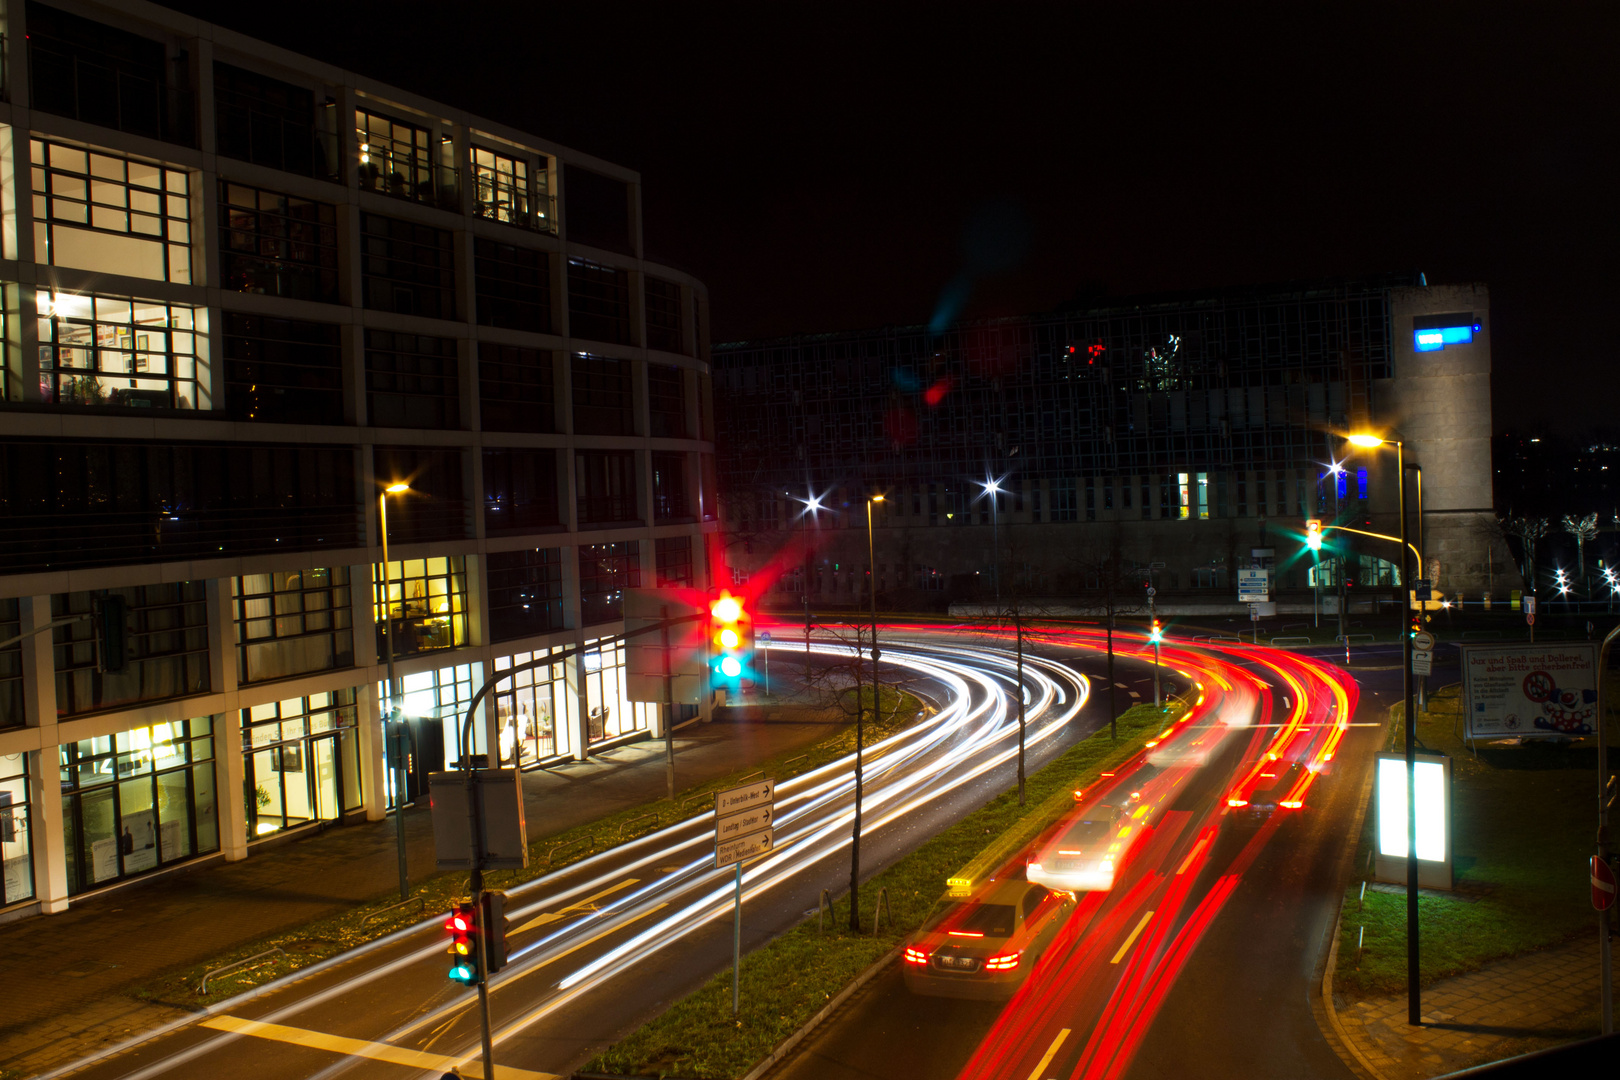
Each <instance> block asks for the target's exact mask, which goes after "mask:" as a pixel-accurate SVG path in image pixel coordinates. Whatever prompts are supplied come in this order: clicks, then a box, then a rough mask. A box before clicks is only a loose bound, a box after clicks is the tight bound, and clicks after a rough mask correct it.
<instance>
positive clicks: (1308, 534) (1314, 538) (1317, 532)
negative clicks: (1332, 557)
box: [1305, 518, 1322, 551]
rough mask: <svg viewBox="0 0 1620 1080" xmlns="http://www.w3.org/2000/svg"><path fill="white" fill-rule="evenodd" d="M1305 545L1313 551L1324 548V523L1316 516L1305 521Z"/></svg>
mask: <svg viewBox="0 0 1620 1080" xmlns="http://www.w3.org/2000/svg"><path fill="white" fill-rule="evenodd" d="M1305 546H1306V547H1308V548H1310V549H1311V550H1312V551H1321V550H1322V523H1321V522H1320V521H1318V520H1316V519H1315V518H1312V519H1311V520H1309V521H1307V522H1306V523H1305Z"/></svg>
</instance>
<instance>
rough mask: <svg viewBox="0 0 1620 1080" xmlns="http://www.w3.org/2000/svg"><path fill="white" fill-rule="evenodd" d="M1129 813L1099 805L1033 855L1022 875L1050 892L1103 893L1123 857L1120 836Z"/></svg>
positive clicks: (1122, 843)
mask: <svg viewBox="0 0 1620 1080" xmlns="http://www.w3.org/2000/svg"><path fill="white" fill-rule="evenodd" d="M1129 817H1130V811H1129V810H1127V809H1126V808H1125V807H1122V806H1112V805H1110V804H1108V803H1098V804H1096V805H1095V806H1092V807H1091V808H1090V809H1088V810H1084V811H1082V812H1081V813H1080V815H1079V816H1078V817H1077V818H1076V819H1075V820H1074V821H1072V822H1070V823H1069V824H1068V825H1066V826H1064V827H1063V829H1062V830H1060V831H1059V832H1058V834H1057V836H1055V837H1054V838H1053V839H1052V840H1051V841H1049V842H1048V843H1047V844H1046V845H1045V846H1044V847H1042V848H1041V850H1040V851H1038V852H1037V853H1036V856H1035V858H1034V859H1032V860H1031V861H1030V863H1029V865H1028V866H1026V867H1025V868H1024V873H1025V876H1026V877H1028V879H1029V880H1030V881H1033V882H1035V883H1037V884H1040V885H1045V886H1046V887H1047V888H1049V889H1064V890H1066V891H1068V892H1081V891H1084V892H1106V891H1107V890H1109V889H1112V888H1113V887H1114V871H1115V869H1116V867H1117V866H1118V865H1119V862H1120V860H1121V858H1122V857H1123V855H1124V840H1123V838H1122V837H1120V835H1119V833H1120V830H1121V829H1122V828H1124V827H1125V823H1126V821H1127V820H1128V818H1129Z"/></svg>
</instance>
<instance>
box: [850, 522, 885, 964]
mask: <svg viewBox="0 0 1620 1080" xmlns="http://www.w3.org/2000/svg"><path fill="white" fill-rule="evenodd" d="M882 501H883V496H882V495H872V496H869V497H868V498H867V500H866V573H867V578H866V581H867V592H868V593H869V594H870V595H871V598H872V599H871V604H872V718H873V719H874V720H876V719H877V717H878V672H877V666H878V656H879V653H878V643H877V560H876V559H875V558H874V557H873V553H874V551H875V546H874V544H873V542H872V504H873V503H880V502H882ZM860 665H861V641H860V635H859V634H858V633H857V634H856V637H855V676H856V678H855V824H854V827H853V830H852V833H851V836H850V847H849V928H850V930H851V931H852V932H858V931H859V930H860V892H859V890H860V884H861V739H862V731H861V720H862V718H863V717H864V715H865V713H866V710H865V707H864V706H863V705H862V703H861V682H860V671H861V667H860Z"/></svg>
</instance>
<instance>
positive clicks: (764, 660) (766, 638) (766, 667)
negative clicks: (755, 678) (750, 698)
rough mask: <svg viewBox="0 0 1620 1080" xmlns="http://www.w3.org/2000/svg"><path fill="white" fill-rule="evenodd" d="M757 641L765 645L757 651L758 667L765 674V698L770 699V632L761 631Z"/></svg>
mask: <svg viewBox="0 0 1620 1080" xmlns="http://www.w3.org/2000/svg"><path fill="white" fill-rule="evenodd" d="M759 640H760V641H763V642H764V643H765V644H764V646H763V647H761V648H760V650H759V666H760V670H762V671H763V672H764V673H765V696H766V697H770V696H771V632H770V631H769V630H761V631H760V632H759Z"/></svg>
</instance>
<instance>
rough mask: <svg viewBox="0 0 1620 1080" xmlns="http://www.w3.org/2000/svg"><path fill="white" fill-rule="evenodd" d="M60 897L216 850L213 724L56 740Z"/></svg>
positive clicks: (199, 721) (201, 721)
mask: <svg viewBox="0 0 1620 1080" xmlns="http://www.w3.org/2000/svg"><path fill="white" fill-rule="evenodd" d="M60 754H61V769H62V828H63V832H64V839H65V846H66V848H67V874H68V894H69V895H73V894H75V893H81V892H84V891H86V890H87V889H92V888H95V887H96V886H98V885H106V884H108V883H110V882H114V881H117V880H119V879H121V878H126V877H130V876H132V875H135V874H141V873H145V872H147V871H149V870H156V869H158V868H160V867H163V866H168V865H170V864H172V863H176V862H180V861H182V860H184V859H189V858H192V857H193V856H196V855H204V854H207V853H208V852H211V851H218V850H219V815H218V809H217V806H216V801H215V791H214V740H213V721H212V719H211V718H210V717H206V716H203V717H198V718H196V719H192V720H175V721H171V722H169V723H163V724H154V725H152V726H151V727H146V728H135V729H134V730H133V731H124V732H120V733H119V734H117V735H104V736H102V737H100V738H95V739H84V740H81V741H79V742H70V743H64V744H63V745H62V747H61V750H60Z"/></svg>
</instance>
